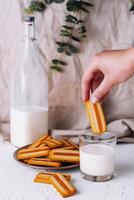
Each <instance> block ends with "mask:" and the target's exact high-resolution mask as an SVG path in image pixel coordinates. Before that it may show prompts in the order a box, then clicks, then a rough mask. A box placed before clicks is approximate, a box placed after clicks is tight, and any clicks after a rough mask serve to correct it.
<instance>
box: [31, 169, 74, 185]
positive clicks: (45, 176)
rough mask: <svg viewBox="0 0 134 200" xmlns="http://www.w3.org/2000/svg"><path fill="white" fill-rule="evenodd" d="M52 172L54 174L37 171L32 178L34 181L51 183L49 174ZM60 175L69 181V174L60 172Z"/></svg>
mask: <svg viewBox="0 0 134 200" xmlns="http://www.w3.org/2000/svg"><path fill="white" fill-rule="evenodd" d="M54 174H55V173H54V172H39V173H38V174H37V175H36V177H35V178H34V182H38V183H46V184H51V176H52V175H54ZM62 175H63V176H64V177H65V179H66V180H67V181H70V179H71V175H70V174H66V173H62Z"/></svg>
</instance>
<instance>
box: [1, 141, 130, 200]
mask: <svg viewBox="0 0 134 200" xmlns="http://www.w3.org/2000/svg"><path fill="white" fill-rule="evenodd" d="M14 150H15V147H13V146H12V145H11V144H9V143H5V144H0V200H61V199H63V198H62V197H60V195H59V194H58V193H57V192H56V191H55V190H54V189H53V187H52V186H51V185H47V184H39V183H33V181H32V180H33V178H34V177H35V175H36V173H37V172H38V170H35V169H32V168H28V167H25V166H21V165H20V164H19V163H17V162H16V161H15V160H14V159H13V152H14ZM64 172H68V173H71V175H72V182H73V184H74V185H75V187H76V188H77V190H78V192H77V194H75V195H74V196H72V197H69V198H68V199H70V200H133V199H134V144H121V145H118V146H117V156H116V175H115V177H114V178H113V179H112V180H110V181H108V182H104V183H95V182H88V181H86V180H83V179H82V178H81V176H80V172H79V169H73V170H67V171H64Z"/></svg>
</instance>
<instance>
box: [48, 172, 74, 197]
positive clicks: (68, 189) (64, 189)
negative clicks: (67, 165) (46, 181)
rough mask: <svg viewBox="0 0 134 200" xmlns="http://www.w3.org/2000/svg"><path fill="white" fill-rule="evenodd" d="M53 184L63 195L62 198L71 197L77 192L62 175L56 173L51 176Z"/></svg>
mask: <svg viewBox="0 0 134 200" xmlns="http://www.w3.org/2000/svg"><path fill="white" fill-rule="evenodd" d="M51 183H52V185H53V186H54V188H55V189H56V190H57V191H58V192H59V193H60V194H61V195H62V197H69V196H71V195H73V194H74V193H75V192H76V189H75V188H74V186H72V185H71V184H70V183H69V182H68V181H67V180H66V178H65V177H64V176H63V175H62V174H60V173H56V174H54V175H53V176H51Z"/></svg>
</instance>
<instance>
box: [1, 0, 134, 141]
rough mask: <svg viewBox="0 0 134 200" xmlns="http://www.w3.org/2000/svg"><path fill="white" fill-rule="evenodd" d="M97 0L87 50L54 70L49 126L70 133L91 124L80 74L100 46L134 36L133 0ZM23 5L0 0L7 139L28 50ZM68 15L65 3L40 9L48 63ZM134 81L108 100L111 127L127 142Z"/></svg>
mask: <svg viewBox="0 0 134 200" xmlns="http://www.w3.org/2000/svg"><path fill="white" fill-rule="evenodd" d="M25 2H26V1H25ZM93 3H94V7H93V8H91V11H90V14H89V15H88V17H87V33H88V37H87V39H86V41H85V42H84V43H83V44H82V46H81V49H82V52H81V53H80V54H78V55H76V56H75V57H73V58H72V57H69V58H67V62H68V63H69V64H68V66H66V67H65V72H64V73H57V72H55V73H53V84H52V87H51V90H50V94H49V104H50V120H49V122H50V123H49V127H50V128H53V129H61V130H63V132H64V130H68V134H69V130H76V131H75V133H76V134H77V130H84V129H88V128H89V122H88V120H87V117H86V114H85V110H84V106H83V102H82V98H81V78H82V74H83V71H84V70H85V68H86V67H89V62H90V58H91V56H92V55H93V54H94V53H96V52H98V51H101V50H107V49H123V48H128V47H131V46H132V45H133V42H134V33H133V27H134V15H133V14H132V13H130V12H129V7H130V1H129V0H113V1H111V0H101V1H100V0H94V1H93ZM22 7H23V0H22V1H18V0H12V1H10V0H1V1H0V30H1V31H0V94H1V97H0V129H1V139H2V138H3V137H4V138H5V139H6V138H7V134H9V123H10V122H9V121H10V120H9V112H10V95H9V94H10V92H9V91H10V85H11V79H12V77H13V73H14V70H15V67H16V66H17V65H19V62H20V60H21V56H22V54H23V34H24V27H23V23H22V21H21V16H22ZM64 16H65V8H64V5H63V4H62V5H61V4H52V5H50V6H49V7H48V8H47V10H46V12H45V13H43V14H41V13H37V14H36V32H37V39H38V40H37V42H38V48H39V52H40V54H41V57H42V60H43V63H44V67H45V68H46V69H48V68H49V64H50V62H51V59H53V58H55V56H56V46H55V41H56V40H58V37H59V31H60V25H62V24H63V22H64ZM116 67H118V66H116ZM133 86H134V77H132V78H131V79H129V80H128V81H126V82H125V83H123V84H120V85H118V86H116V87H115V88H114V89H113V90H112V91H111V93H110V94H109V95H108V96H107V97H106V98H105V99H104V102H103V103H104V104H103V106H104V110H105V115H106V118H107V123H108V131H111V132H115V133H116V134H117V135H118V136H119V137H120V138H122V139H121V140H120V141H125V142H134V139H133V138H132V137H134V87H133ZM35 92H36V90H35ZM6 126H7V127H8V128H7V127H6ZM18 131H19V130H18ZM78 132H79V131H78Z"/></svg>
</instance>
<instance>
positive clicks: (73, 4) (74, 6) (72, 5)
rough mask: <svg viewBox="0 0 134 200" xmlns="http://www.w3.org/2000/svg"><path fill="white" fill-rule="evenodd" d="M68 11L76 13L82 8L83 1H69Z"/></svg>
mask: <svg viewBox="0 0 134 200" xmlns="http://www.w3.org/2000/svg"><path fill="white" fill-rule="evenodd" d="M66 7H67V10H68V11H71V12H76V11H78V10H79V9H80V7H81V1H77V0H68V2H67V4H66Z"/></svg>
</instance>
